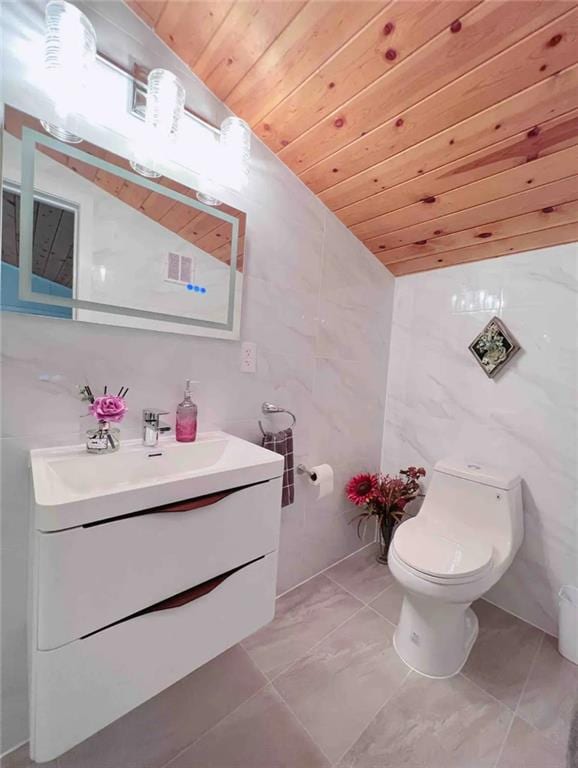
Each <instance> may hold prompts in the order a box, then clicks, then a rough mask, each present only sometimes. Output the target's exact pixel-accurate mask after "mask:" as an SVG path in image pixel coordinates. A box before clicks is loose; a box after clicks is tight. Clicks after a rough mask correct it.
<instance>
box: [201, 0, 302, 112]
mask: <svg viewBox="0 0 578 768" xmlns="http://www.w3.org/2000/svg"><path fill="white" fill-rule="evenodd" d="M304 5H305V2H297V1H296V0H289V1H288V2H269V3H264V2H259V1H257V2H242V3H236V4H235V5H234V6H233V8H232V9H231V12H230V13H229V14H228V16H227V17H226V18H225V20H224V21H223V23H222V24H221V26H220V27H219V29H218V30H217V32H216V33H215V35H214V36H213V38H212V39H211V40H210V41H209V44H208V45H207V47H206V48H205V50H204V51H203V52H202V54H201V55H200V57H199V59H198V61H197V63H196V64H195V72H196V74H197V75H198V76H199V77H200V78H201V79H202V80H203V81H204V82H205V84H206V85H207V86H208V87H209V88H210V89H211V91H213V93H214V94H215V95H216V96H218V97H219V98H220V99H222V100H225V99H226V98H227V96H228V95H229V94H230V92H231V91H232V90H233V88H234V87H235V86H236V85H237V83H239V82H240V80H241V79H242V78H243V77H244V76H245V75H246V74H247V72H248V71H249V70H250V69H251V67H252V66H253V63H254V62H255V61H257V60H258V59H259V58H260V57H261V56H262V55H263V53H265V51H266V50H267V49H268V48H269V46H270V45H271V44H272V43H273V42H274V41H275V40H276V39H277V37H278V36H279V35H280V34H281V32H282V31H283V30H284V29H285V27H286V26H287V25H288V24H289V23H290V22H291V21H292V20H293V19H294V18H295V16H297V14H298V13H299V11H300V10H301V9H302V8H303V6H304Z"/></svg>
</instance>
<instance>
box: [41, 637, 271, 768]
mask: <svg viewBox="0 0 578 768" xmlns="http://www.w3.org/2000/svg"><path fill="white" fill-rule="evenodd" d="M266 683H267V681H266V679H265V678H264V677H263V675H262V674H261V673H260V672H259V670H258V669H257V668H256V667H255V665H254V664H253V662H252V661H251V659H250V658H249V657H248V655H247V654H246V653H245V651H244V650H243V649H242V648H241V647H240V646H238V645H237V646H234V647H233V648H231V649H230V650H228V651H225V653H222V654H221V655H220V656H217V658H215V659H213V660H212V661H210V662H208V664H205V665H204V666H202V667H200V668H199V669H197V670H196V671H195V672H193V673H192V674H190V675H188V676H187V677H185V678H184V679H183V680H180V681H179V682H178V683H175V685H172V686H171V687H170V688H167V689H166V690H165V691H163V692H162V693H159V694H158V696H155V697H154V698H153V699H150V700H149V701H147V702H145V703H144V704H142V705H141V706H140V707H137V708H136V709H133V710H132V711H131V712H129V713H128V714H126V715H125V716H124V717H121V718H120V719H119V720H116V721H115V722H114V723H111V725H109V726H107V727H106V728H104V729H103V730H102V731H99V732H98V733H97V734H95V735H94V736H91V737H90V738H89V739H87V740H86V741H83V742H82V743H81V744H79V745H78V746H77V747H74V748H73V749H71V750H70V751H69V752H67V753H66V754H65V755H63V756H62V757H60V758H59V763H58V765H59V768H121V766H122V768H160V766H162V765H164V764H165V763H166V762H167V761H168V760H170V759H171V758H173V757H174V756H175V755H177V754H178V753H179V752H180V751H181V750H183V749H184V748H185V747H187V746H188V745H189V744H192V743H193V741H195V740H196V739H197V738H199V736H201V735H202V734H203V733H204V732H205V731H207V730H208V729H209V728H211V727H212V726H213V725H215V724H216V723H218V722H219V721H220V720H222V719H223V718H224V717H225V716H226V715H228V714H229V713H230V712H232V711H233V710H234V709H235V708H236V707H237V706H239V704H241V703H242V702H244V701H246V700H247V699H249V698H250V697H251V696H252V695H253V694H254V693H256V692H257V691H258V690H259V689H260V688H262V687H263V686H264V685H266ZM42 768H44V766H42Z"/></svg>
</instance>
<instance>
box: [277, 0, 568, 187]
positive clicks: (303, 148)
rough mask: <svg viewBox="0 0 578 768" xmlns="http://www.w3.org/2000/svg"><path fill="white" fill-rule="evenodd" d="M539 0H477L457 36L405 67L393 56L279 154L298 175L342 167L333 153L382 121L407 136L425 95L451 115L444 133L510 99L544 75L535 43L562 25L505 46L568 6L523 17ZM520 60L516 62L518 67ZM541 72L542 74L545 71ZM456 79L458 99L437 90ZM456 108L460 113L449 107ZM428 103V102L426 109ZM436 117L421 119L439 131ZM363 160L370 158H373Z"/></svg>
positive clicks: (547, 6) (446, 33)
mask: <svg viewBox="0 0 578 768" xmlns="http://www.w3.org/2000/svg"><path fill="white" fill-rule="evenodd" d="M534 2H535V0H529V2H527V0H521V1H520V2H512V0H490V2H485V3H481V4H480V5H477V6H476V7H475V8H474V9H473V10H471V11H469V12H468V13H467V14H466V15H465V16H463V17H462V18H461V19H460V21H459V22H458V23H459V24H461V25H462V26H461V28H460V31H459V32H458V33H452V32H451V26H450V28H449V29H448V28H447V27H446V29H445V30H443V32H441V33H440V34H438V35H437V36H436V37H435V38H434V39H433V40H431V41H430V42H429V43H428V44H427V45H424V46H423V47H422V48H420V49H419V50H417V51H416V52H415V53H414V55H412V56H409V57H408V58H406V59H404V60H403V61H401V62H400V63H399V64H396V61H397V59H396V60H394V62H393V65H394V66H393V67H392V68H391V69H390V70H389V71H388V72H387V73H386V74H385V75H383V76H382V77H381V78H379V79H378V80H377V81H375V82H374V83H373V84H372V85H370V86H369V87H368V88H366V89H365V90H364V91H363V92H362V93H360V94H359V95H358V96H356V97H354V98H353V99H352V100H351V101H349V102H347V103H346V104H344V105H342V106H341V107H340V108H339V109H338V110H336V111H334V112H333V113H332V114H331V115H329V116H328V117H327V118H326V119H324V120H322V121H321V122H320V123H318V124H317V125H316V126H315V127H314V128H312V129H311V130H309V131H307V132H306V133H304V134H303V135H302V136H300V137H299V138H298V139H296V140H295V141H294V142H292V143H290V144H289V145H288V146H287V147H284V148H283V149H281V151H280V152H279V156H280V157H281V159H282V160H283V162H285V163H286V164H287V165H288V166H289V167H290V168H292V169H293V170H294V171H295V172H296V173H301V172H302V171H306V170H307V169H308V168H310V167H311V166H313V165H315V164H316V163H318V162H319V161H321V160H323V159H325V158H326V157H328V156H331V157H332V160H335V164H334V166H333V167H335V166H336V167H337V168H339V167H340V164H339V162H338V159H337V157H336V155H335V153H336V152H337V151H338V150H339V149H342V148H343V147H346V146H347V145H349V144H351V143H352V142H354V141H357V140H358V139H360V138H361V139H363V138H364V137H365V141H366V142H371V143H372V144H374V145H375V137H373V136H371V134H370V132H371V131H373V130H374V129H375V128H379V127H380V126H381V125H383V123H384V121H386V120H387V119H388V118H389V119H394V118H395V122H394V127H397V128H398V132H399V133H403V132H404V131H403V128H404V126H405V118H406V115H404V114H403V113H404V111H405V110H407V109H409V108H410V107H412V106H413V105H415V104H417V103H419V102H420V101H422V100H423V99H427V98H428V97H430V102H431V101H432V99H433V102H434V104H435V103H437V104H438V105H440V106H443V108H442V109H441V110H439V109H438V112H439V111H441V114H442V115H448V116H447V117H446V118H445V119H444V120H443V122H442V123H441V124H440V125H435V128H436V129H437V130H441V129H442V128H445V127H447V120H449V119H453V120H454V121H456V122H457V120H458V119H463V118H465V117H467V116H469V115H471V114H474V113H475V112H478V111H480V109H482V108H483V107H484V106H486V105H487V103H492V100H493V99H499V98H504V97H505V96H509V95H510V94H511V93H512V92H513V89H518V90H519V88H520V87H524V85H527V84H528V82H526V83H524V82H522V83H520V79H524V78H525V79H526V80H529V79H530V77H531V76H532V74H534V77H538V76H539V75H538V71H539V63H538V62H533V64H534V66H533V67H528V64H527V60H526V58H527V56H530V55H535V52H536V49H537V48H540V49H541V48H542V47H544V46H547V43H548V40H550V39H551V38H552V36H553V35H554V34H555V31H556V29H557V28H558V27H557V26H556V27H555V28H553V27H552V25H550V24H548V25H547V26H546V27H545V28H544V29H539V30H538V33H537V34H538V39H535V38H534V35H530V38H528V39H527V40H524V47H525V48H527V49H528V50H527V51H526V52H525V54H526V55H520V54H518V53H517V52H514V53H512V52H511V51H509V53H508V55H507V56H505V57H504V55H503V51H504V49H508V48H509V46H512V45H513V44H514V43H518V42H519V41H520V40H521V39H523V38H524V37H525V34H526V31H527V30H528V29H529V30H530V31H534V30H535V29H536V27H539V22H538V18H537V17H539V18H542V17H543V18H544V20H550V19H551V18H552V17H556V16H559V15H560V13H561V10H562V8H561V6H562V5H564V6H565V7H566V9H567V5H566V3H564V4H559V3H557V2H555V1H554V2H549V0H545V2H543V3H540V4H539V5H538V7H539V8H540V9H541V10H542V13H540V14H538V13H537V12H536V14H532V16H530V17H529V18H528V19H527V20H526V23H525V24H524V23H523V21H524V19H525V16H524V13H522V10H523V9H524V8H526V7H527V6H528V5H529V4H530V3H534ZM570 13H572V12H570ZM530 22H531V23H530ZM573 32H575V25H573ZM564 47H566V46H564ZM498 54H502V55H498ZM505 59H506V60H505ZM488 60H489V61H490V65H489V66H488V67H480V68H479V69H478V67H477V65H481V64H483V63H484V62H486V61H488ZM574 60H575V59H574ZM516 64H517V65H518V66H515V65H516ZM466 73H471V74H470V78H469V79H468V80H467V81H466V82H465V83H464V82H462V81H461V80H460V78H461V76H462V75H465V74H466ZM541 77H544V74H542V75H541ZM450 83H451V85H452V90H453V91H459V97H456V96H454V98H453V99H452V98H451V97H450V98H448V96H447V95H446V94H442V93H437V92H438V91H440V90H441V89H442V88H443V87H444V86H446V85H448V84H450ZM460 86H461V87H460ZM496 89H497V90H498V91H499V93H498V92H497V91H496ZM484 99H485V100H486V103H484ZM453 105H455V110H456V111H457V113H458V114H459V117H458V116H457V114H453V113H451V112H450V110H451V107H452V106H453ZM430 106H431V105H430V104H429V103H428V107H430ZM429 111H432V110H431V109H429V110H428V112H429ZM450 114H451V118H450V116H449V115H450ZM408 119H409V118H408ZM399 120H402V123H401V125H399V126H397V125H396V124H397V123H398V121H399ZM430 120H431V118H430V117H429V116H428V118H427V120H424V121H423V123H422V124H423V125H424V128H426V129H427V130H430V131H431V130H433V128H430ZM414 122H416V121H414ZM410 124H411V120H410ZM399 129H402V130H401V131H400V130H399ZM430 135H431V134H430ZM423 138H425V136H424V137H423ZM364 162H365V163H367V162H368V158H367V157H366V158H365V160H364ZM364 167H367V165H365V166H364ZM356 170H362V168H356ZM329 178H331V176H329Z"/></svg>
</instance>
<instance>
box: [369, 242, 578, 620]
mask: <svg viewBox="0 0 578 768" xmlns="http://www.w3.org/2000/svg"><path fill="white" fill-rule="evenodd" d="M577 261H578V247H577V246H576V245H575V244H574V245H564V246H558V247H555V248H550V249H547V250H543V251H535V252H529V253H523V254H517V255H513V256H509V257H505V258H501V259H495V260H492V261H487V262H479V263H475V264H469V265H463V266H458V267H453V268H450V269H444V270H440V271H437V272H429V273H425V274H420V275H415V276H408V277H403V278H400V279H398V280H397V281H396V286H395V301H394V321H393V326H392V340H391V353H390V365H389V375H388V385H387V405H386V420H385V429H384V440H383V455H382V466H383V468H384V469H385V470H389V471H396V470H397V469H399V468H400V467H402V466H407V464H408V463H411V464H415V463H416V462H420V463H423V464H424V466H425V467H426V468H427V469H428V470H429V469H431V467H432V465H433V464H434V463H435V461H436V460H437V459H439V458H441V457H443V456H452V455H453V456H455V455H458V456H460V455H461V456H466V457H469V458H471V459H475V460H477V461H480V462H484V461H485V462H488V463H493V464H498V465H503V466H508V467H511V468H512V469H514V470H515V471H517V472H519V473H520V475H521V476H522V478H523V496H524V506H525V539H524V543H523V545H522V548H521V550H520V552H519V553H518V556H517V557H516V560H515V561H514V563H513V565H512V567H511V568H510V570H509V571H508V573H507V574H506V575H505V576H504V577H503V578H502V580H501V581H500V583H499V584H497V585H496V587H494V588H493V589H492V590H491V592H490V593H489V595H488V598H489V599H490V600H492V601H493V602H495V603H496V604H497V605H499V606H501V607H503V608H505V609H506V610H508V611H511V612H513V613H514V614H516V615H518V616H521V617H522V618H524V619H525V620H526V621H528V622H531V623H533V624H535V625H536V626H538V627H540V628H542V629H544V630H545V631H547V632H549V633H552V634H556V632H557V593H558V590H559V588H560V586H561V585H562V584H577V583H578V538H577V535H578V532H577V519H578V499H577V495H576V494H577V491H576V482H577V472H578V469H577V468H578V454H577V440H578V420H577V418H578V413H577V402H578V400H577V396H576V393H577V391H578V389H577V376H578V358H577V355H578V343H577V342H578V313H577V309H578V304H577V301H578V293H577ZM494 315H497V316H498V317H500V318H501V319H502V320H503V321H504V322H505V323H506V325H507V326H508V327H509V328H510V330H511V331H512V333H513V334H514V336H515V337H516V338H517V340H518V341H519V343H520V344H521V346H522V350H523V351H522V352H520V353H519V354H518V356H517V357H516V358H515V359H514V361H513V362H512V364H511V366H510V367H509V368H508V369H506V370H505V371H503V373H502V374H501V375H500V377H499V378H497V379H496V380H490V379H488V378H486V376H485V374H484V373H483V371H482V370H481V369H480V368H479V367H478V364H477V363H476V361H475V360H474V358H473V357H472V355H471V354H470V352H469V351H468V349H467V347H468V344H469V343H470V342H471V341H472V339H473V338H474V337H475V335H476V334H477V333H478V332H479V331H480V330H481V329H482V328H483V326H484V325H485V324H486V323H487V321H488V320H489V319H490V318H491V317H492V316H494Z"/></svg>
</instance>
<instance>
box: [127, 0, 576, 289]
mask: <svg viewBox="0 0 578 768" xmlns="http://www.w3.org/2000/svg"><path fill="white" fill-rule="evenodd" d="M127 2H128V4H129V5H130V6H131V7H132V8H133V10H134V11H135V12H136V13H138V14H139V15H140V16H141V18H143V19H144V20H145V21H146V23H148V24H149V26H151V27H153V28H154V30H155V31H156V33H157V34H158V35H159V36H160V37H161V38H162V39H163V40H164V41H165V42H166V43H167V44H168V45H169V46H170V47H171V48H172V49H173V50H174V51H175V53H177V54H178V55H179V56H180V57H181V59H183V60H184V61H185V62H186V63H187V64H188V65H189V66H190V67H191V69H192V70H193V71H194V72H195V73H196V74H197V75H198V76H199V77H200V78H201V79H202V80H203V81H204V82H205V83H206V84H207V86H208V87H209V88H210V89H211V90H212V91H213V92H214V93H215V94H216V95H217V96H219V97H220V98H221V99H222V100H223V101H224V102H226V103H227V105H228V106H229V107H230V108H231V109H232V110H233V111H234V112H235V113H236V114H237V115H239V116H240V117H242V118H244V119H245V120H247V121H248V122H249V123H250V125H251V126H252V128H253V130H254V131H255V133H256V134H257V135H258V136H259V137H260V138H261V139H262V140H263V141H264V142H265V144H267V145H268V146H269V147H270V148H271V149H272V150H273V151H274V152H276V153H277V155H278V156H279V158H280V159H282V160H283V162H285V163H286V164H287V165H288V166H289V168H291V169H292V170H293V171H294V172H295V173H296V174H297V175H298V176H299V177H300V178H301V179H302V180H303V181H304V182H305V184H306V185H307V186H308V187H309V188H310V189H311V190H313V192H315V193H316V194H317V195H318V196H319V197H320V198H321V200H323V202H324V203H326V205H327V206H328V207H329V208H330V209H331V210H332V211H334V212H335V213H336V215H337V216H338V217H339V218H340V219H341V220H342V221H343V222H344V223H345V224H346V225H347V226H348V227H349V228H350V229H351V231H352V232H353V233H354V234H355V235H357V237H359V238H360V239H361V240H362V241H363V242H364V243H365V244H366V245H367V247H368V248H369V249H370V250H371V251H372V252H373V253H374V254H375V255H376V256H377V258H379V259H380V261H382V262H383V263H384V264H385V265H387V267H388V268H389V269H390V270H391V272H393V274H394V275H403V274H408V273H413V272H421V271H424V270H429V269H436V268H440V267H445V266H449V265H453V264H458V263H461V262H469V261H477V260H480V259H486V258H493V257H496V256H500V255H504V254H509V253H513V252H517V251H525V250H529V249H534V248H544V247H546V246H550V245H554V244H558V243H568V242H573V241H577V240H578V183H577V182H578V87H577V86H578V2H576V1H575V0H574V1H572V0H391V1H390V2H373V1H372V2H366V1H365V0H333V1H332V0H329V1H328V2H326V1H325V0H309V2H301V1H299V0H290V1H288V2H287V1H286V0H214V1H213V2H208V1H203V0H127ZM192 106H194V105H192Z"/></svg>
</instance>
